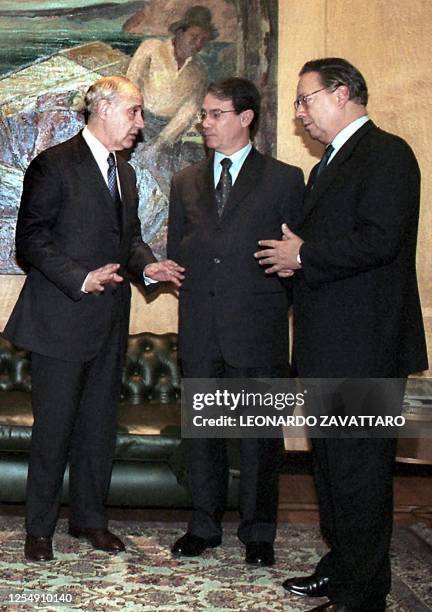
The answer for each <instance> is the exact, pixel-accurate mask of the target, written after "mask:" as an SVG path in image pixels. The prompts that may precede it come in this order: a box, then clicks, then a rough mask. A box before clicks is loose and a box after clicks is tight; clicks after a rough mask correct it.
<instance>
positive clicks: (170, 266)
mask: <svg viewBox="0 0 432 612" xmlns="http://www.w3.org/2000/svg"><path fill="white" fill-rule="evenodd" d="M184 271H185V269H184V268H182V267H181V266H179V264H178V263H176V262H175V261H173V260H172V259H164V260H163V261H156V262H155V263H151V264H148V265H147V266H146V267H145V268H144V274H145V275H146V276H148V277H149V278H152V279H153V280H156V281H167V282H170V283H174V285H176V286H177V287H180V285H181V283H182V280H183V279H184V274H183V272H184Z"/></svg>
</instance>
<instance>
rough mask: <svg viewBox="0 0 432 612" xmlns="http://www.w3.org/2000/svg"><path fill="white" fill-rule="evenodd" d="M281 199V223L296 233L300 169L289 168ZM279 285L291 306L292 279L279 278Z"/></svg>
mask: <svg viewBox="0 0 432 612" xmlns="http://www.w3.org/2000/svg"><path fill="white" fill-rule="evenodd" d="M282 189H283V198H282V202H281V208H280V215H281V220H282V223H286V224H287V225H288V227H289V228H290V229H291V230H292V231H294V232H297V231H298V228H299V227H300V225H301V223H302V221H303V198H304V191H305V184H304V175H303V171H302V170H300V168H295V167H290V168H289V173H288V176H287V177H286V179H285V180H284V184H283V188H282ZM279 281H280V283H281V285H283V287H284V288H285V290H286V292H287V299H288V303H289V304H292V301H293V299H292V292H293V278H280V279H279Z"/></svg>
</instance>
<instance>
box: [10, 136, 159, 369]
mask: <svg viewBox="0 0 432 612" xmlns="http://www.w3.org/2000/svg"><path fill="white" fill-rule="evenodd" d="M117 160H118V173H119V178H120V186H121V193H122V213H123V214H122V217H123V218H122V227H121V228H120V227H119V223H118V219H117V216H116V211H115V205H114V202H113V200H112V197H111V195H110V192H109V190H108V187H107V186H106V183H105V181H104V179H103V177H102V175H101V172H100V170H99V167H98V165H97V163H96V161H95V159H94V157H93V155H92V153H91V151H90V149H89V147H88V145H87V143H86V142H85V140H84V138H83V137H82V135H81V133H79V134H77V135H76V136H74V137H73V138H71V139H70V140H68V141H67V142H64V143H62V144H60V145H57V146H55V147H52V148H50V149H48V150H46V151H44V152H43V153H41V154H40V155H38V156H37V157H36V158H35V159H34V160H33V161H32V162H31V164H30V166H29V167H28V169H27V172H26V174H25V178H24V188H23V194H22V199H21V206H20V210H19V214H18V222H17V229H16V246H17V256H18V258H19V259H20V260H22V261H23V262H24V263H25V264H26V265H27V266H28V267H29V271H28V275H27V279H26V281H25V284H24V287H23V289H22V292H21V294H20V296H19V299H18V301H17V304H16V306H15V309H14V310H13V312H12V315H11V317H10V319H9V321H8V323H7V325H6V328H5V330H4V336H5V337H6V338H8V339H10V340H11V341H12V342H14V343H15V344H17V345H18V346H21V347H24V348H26V349H29V350H31V351H34V352H37V353H40V354H43V355H47V356H51V357H56V358H60V359H66V360H72V361H86V360H89V359H91V358H92V357H94V356H95V355H96V353H97V352H98V350H99V348H100V347H101V346H102V344H103V342H104V341H105V340H106V338H107V336H108V334H109V332H110V330H111V328H112V324H113V321H114V319H115V318H116V317H121V321H122V325H123V327H124V333H125V334H127V327H128V320H129V306H130V285H129V281H128V280H127V278H125V279H124V281H123V283H122V284H121V285H119V286H117V287H115V288H111V287H109V286H107V287H106V288H105V292H104V293H103V294H101V295H90V294H83V293H82V292H81V286H82V284H83V282H84V279H85V278H86V276H87V274H88V272H90V271H91V270H94V269H96V268H99V267H100V266H102V265H104V264H106V263H120V264H121V266H122V267H121V271H120V274H122V275H124V276H125V277H126V276H128V275H132V276H134V277H135V278H136V280H138V281H141V282H142V271H143V267H144V266H145V265H146V264H148V263H151V262H153V261H155V258H154V257H153V254H152V252H151V250H150V249H149V247H148V246H147V245H145V244H144V243H143V242H142V240H141V233H140V223H139V219H138V216H137V204H138V196H137V191H136V187H135V173H134V171H133V169H132V167H131V166H129V164H127V163H126V162H125V161H124V160H122V159H121V158H120V157H118V158H117Z"/></svg>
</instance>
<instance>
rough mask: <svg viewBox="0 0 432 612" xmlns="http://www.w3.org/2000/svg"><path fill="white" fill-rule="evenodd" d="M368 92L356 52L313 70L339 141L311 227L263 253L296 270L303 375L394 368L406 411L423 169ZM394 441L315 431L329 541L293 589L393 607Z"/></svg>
mask: <svg viewBox="0 0 432 612" xmlns="http://www.w3.org/2000/svg"><path fill="white" fill-rule="evenodd" d="M367 98H368V93H367V86H366V83H365V80H364V78H363V76H362V75H361V74H360V72H359V71H358V70H357V69H356V68H355V67H354V66H352V65H351V64H349V63H348V62H347V61H345V60H343V59H339V58H326V59H322V60H315V61H311V62H308V63H307V64H305V66H304V67H303V68H302V70H301V72H300V80H299V83H298V88H297V99H296V101H295V108H296V114H297V118H298V119H300V120H301V121H302V123H303V126H304V128H305V129H306V131H307V132H308V133H309V134H310V135H311V136H312V138H314V139H316V140H319V141H320V142H321V143H323V144H324V145H326V147H327V149H326V153H325V155H324V157H323V160H322V161H321V162H320V164H318V165H317V166H315V168H314V169H313V170H312V172H311V176H310V179H309V182H308V186H307V190H306V196H305V219H304V222H303V224H302V226H301V229H300V231H299V235H296V234H295V233H294V232H292V231H291V230H290V228H288V227H286V226H285V227H284V228H283V234H284V236H283V238H284V239H283V240H282V241H267V240H263V241H260V245H261V246H263V247H265V249H264V250H262V251H260V252H258V253H257V254H256V256H257V257H258V258H260V262H261V263H262V264H265V265H269V268H268V269H267V270H266V271H267V272H268V273H269V274H274V273H275V272H277V273H278V274H279V275H280V276H282V277H284V276H290V275H292V274H294V273H295V276H294V347H295V348H294V360H295V363H296V367H297V371H298V375H299V376H301V377H312V378H346V379H347V380H348V386H351V388H352V389H353V390H354V393H355V389H356V388H357V389H358V388H359V387H356V381H355V380H353V379H359V378H363V379H376V378H386V379H388V383H387V386H386V393H388V394H389V396H391V397H392V400H391V402H389V403H388V405H387V402H386V398H385V394H384V397H383V398H382V411H383V413H386V412H388V411H391V413H394V410H395V409H398V408H399V410H400V409H401V406H402V398H403V393H404V388H405V383H406V377H407V376H408V374H410V373H412V372H418V371H421V370H424V369H426V368H427V357H426V349H425V338H424V330H423V323H422V315H421V309H420V301H419V295H418V288H417V279H416V270H415V255H416V241H417V226H418V216H419V197H420V173H419V168H418V165H417V161H416V159H415V157H414V154H413V152H412V150H411V149H410V147H409V146H408V145H407V143H406V142H405V141H403V140H402V139H401V138H398V137H397V136H394V135H392V134H389V133H387V132H384V131H382V130H380V129H379V128H377V127H376V126H375V125H374V124H373V123H372V121H371V120H370V119H369V117H368V116H367V111H366V104H367ZM345 386H346V385H345ZM348 395H349V394H348ZM354 398H355V396H354ZM366 407H368V405H366ZM345 408H346V410H347V412H349V411H350V405H346V406H345ZM395 449H396V440H395V439H394V438H393V437H387V438H377V437H371V436H369V437H362V438H358V439H354V438H351V439H348V438H344V437H343V436H342V437H338V438H336V439H324V438H320V439H318V438H317V439H314V440H313V451H314V475H315V481H316V487H317V493H318V499H319V504H320V517H321V528H322V532H323V535H324V537H325V539H326V540H327V542H328V544H329V546H330V550H329V552H328V553H327V554H326V555H325V556H324V557H323V559H321V561H320V562H319V563H318V566H317V568H316V569H315V572H314V574H313V575H312V576H308V577H298V578H291V579H288V580H286V581H285V583H284V587H285V588H286V589H287V590H288V591H290V592H292V593H295V594H297V595H306V596H310V597H314V596H315V597H320V596H324V595H328V596H329V598H330V602H329V603H327V604H324V605H322V606H319V607H317V608H314V609H316V610H334V611H339V612H342V611H344V612H348V611H351V610H355V611H360V610H361V611H364V612H374V611H381V610H384V609H385V599H386V595H387V594H388V593H389V591H390V573H391V572H390V559H389V546H390V538H391V532H392V519H393V501H392V470H393V464H394V457H395Z"/></svg>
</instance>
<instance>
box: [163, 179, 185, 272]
mask: <svg viewBox="0 0 432 612" xmlns="http://www.w3.org/2000/svg"><path fill="white" fill-rule="evenodd" d="M183 226H184V216H183V212H182V205H181V200H180V198H179V196H178V188H177V186H176V178H175V177H174V178H173V180H172V182H171V191H170V201H169V214H168V240H167V255H168V258H169V259H173V260H174V261H177V262H178V263H180V264H181V252H180V251H181V249H180V246H181V241H182V238H183V230H184V227H183Z"/></svg>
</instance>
